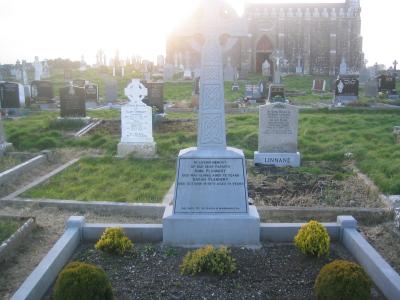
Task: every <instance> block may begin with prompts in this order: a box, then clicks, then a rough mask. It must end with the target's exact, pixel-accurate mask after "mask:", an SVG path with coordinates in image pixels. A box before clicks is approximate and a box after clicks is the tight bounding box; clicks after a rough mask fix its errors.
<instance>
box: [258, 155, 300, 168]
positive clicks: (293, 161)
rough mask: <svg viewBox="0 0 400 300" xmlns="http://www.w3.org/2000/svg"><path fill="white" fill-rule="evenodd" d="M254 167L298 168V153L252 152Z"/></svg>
mask: <svg viewBox="0 0 400 300" xmlns="http://www.w3.org/2000/svg"><path fill="white" fill-rule="evenodd" d="M254 164H255V165H258V164H260V165H269V166H276V167H295V168H297V167H300V153H299V152H297V153H260V152H258V151H255V152H254Z"/></svg>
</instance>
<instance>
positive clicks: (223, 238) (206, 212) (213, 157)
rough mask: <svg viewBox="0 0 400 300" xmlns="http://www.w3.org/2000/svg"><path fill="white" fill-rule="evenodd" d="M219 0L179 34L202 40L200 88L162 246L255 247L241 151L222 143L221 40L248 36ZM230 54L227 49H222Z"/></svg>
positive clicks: (255, 220)
mask: <svg viewBox="0 0 400 300" xmlns="http://www.w3.org/2000/svg"><path fill="white" fill-rule="evenodd" d="M223 7H224V6H223V2H222V1H220V0H205V1H204V12H203V15H202V19H201V20H200V21H199V23H197V22H196V24H193V25H192V26H193V27H189V28H185V32H183V33H181V34H180V35H181V36H195V35H196V34H198V33H200V34H203V35H204V37H205V42H204V44H203V45H202V46H200V49H202V50H201V68H202V72H201V86H200V105H199V117H198V126H197V128H198V135H197V147H192V148H188V149H184V150H181V151H180V153H179V156H178V161H177V175H176V184H175V193H174V203H173V206H168V207H167V208H166V210H165V212H164V217H163V242H164V244H167V245H176V246H192V247H193V246H201V245H206V244H214V245H236V246H239V245H243V246H257V245H259V239H260V236H259V235H260V218H259V215H258V212H257V209H256V207H255V206H249V204H248V195H247V181H246V161H245V157H244V154H243V151H242V150H239V149H236V148H230V147H227V145H226V134H225V111H224V78H223V63H222V49H221V46H220V43H219V41H220V39H219V38H220V36H221V35H222V34H224V33H227V34H229V35H230V36H231V37H240V36H247V31H246V30H245V28H244V27H243V24H242V23H241V22H240V20H238V19H236V18H235V16H233V15H229V16H224V17H221V15H220V13H222V12H223V11H224V10H223ZM225 50H226V51H229V49H225Z"/></svg>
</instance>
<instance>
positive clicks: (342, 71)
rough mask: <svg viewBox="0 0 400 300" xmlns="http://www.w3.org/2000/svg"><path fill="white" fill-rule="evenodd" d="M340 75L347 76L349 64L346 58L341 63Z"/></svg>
mask: <svg viewBox="0 0 400 300" xmlns="http://www.w3.org/2000/svg"><path fill="white" fill-rule="evenodd" d="M339 74H340V75H346V74H347V63H346V60H345V58H344V57H343V58H342V62H341V63H340V66H339Z"/></svg>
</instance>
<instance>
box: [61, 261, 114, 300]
mask: <svg viewBox="0 0 400 300" xmlns="http://www.w3.org/2000/svg"><path fill="white" fill-rule="evenodd" d="M54 299H55V300H76V299H80V300H112V299H114V297H113V293H112V288H111V284H110V282H109V280H108V278H107V275H106V273H105V272H104V270H103V269H102V268H100V267H98V266H95V265H91V264H87V263H82V262H71V263H70V264H68V265H67V266H66V267H65V268H64V269H63V270H62V271H61V272H60V274H59V275H58V277H57V281H56V284H55V287H54Z"/></svg>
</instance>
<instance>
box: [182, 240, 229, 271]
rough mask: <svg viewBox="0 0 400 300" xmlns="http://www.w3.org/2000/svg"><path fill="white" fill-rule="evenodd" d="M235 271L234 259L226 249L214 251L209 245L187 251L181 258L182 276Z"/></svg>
mask: <svg viewBox="0 0 400 300" xmlns="http://www.w3.org/2000/svg"><path fill="white" fill-rule="evenodd" d="M235 270H236V263H235V259H234V258H233V257H232V256H231V255H230V251H229V249H228V248H226V247H220V248H218V249H215V248H214V247H213V246H211V245H207V246H205V247H203V248H200V249H197V250H194V251H189V252H188V253H187V254H186V256H185V257H184V258H183V261H182V264H181V265H180V271H181V274H183V275H196V274H198V273H210V274H217V275H225V274H231V273H233V272H234V271H235Z"/></svg>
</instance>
